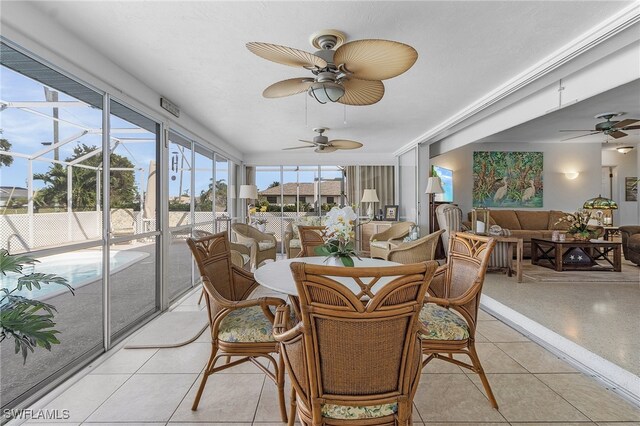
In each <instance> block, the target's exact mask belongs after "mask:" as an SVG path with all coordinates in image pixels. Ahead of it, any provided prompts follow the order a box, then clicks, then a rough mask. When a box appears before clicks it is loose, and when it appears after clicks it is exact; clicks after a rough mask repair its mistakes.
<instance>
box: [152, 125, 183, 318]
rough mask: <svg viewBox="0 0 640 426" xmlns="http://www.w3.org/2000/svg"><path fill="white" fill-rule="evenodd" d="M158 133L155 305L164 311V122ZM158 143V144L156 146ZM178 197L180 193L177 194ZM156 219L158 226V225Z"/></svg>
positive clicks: (167, 241)
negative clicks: (158, 254) (157, 236)
mask: <svg viewBox="0 0 640 426" xmlns="http://www.w3.org/2000/svg"><path fill="white" fill-rule="evenodd" d="M157 129H158V130H159V134H158V136H157V139H156V146H157V149H158V151H157V154H156V157H157V163H158V166H156V183H157V185H156V193H157V197H156V230H159V231H160V237H159V238H160V241H158V240H157V239H156V247H158V246H159V247H160V256H159V258H158V256H156V261H158V263H157V264H156V265H157V266H156V273H157V274H158V276H157V277H156V282H157V283H158V286H159V288H158V290H160V291H159V292H158V297H157V304H156V306H157V307H158V308H159V310H160V311H164V310H165V309H167V308H168V307H169V290H168V288H167V285H168V281H167V280H165V279H164V277H166V276H167V273H168V271H169V268H168V263H169V262H168V261H167V260H168V259H169V256H168V254H169V244H170V242H171V234H170V233H169V231H168V229H169V197H168V195H169V180H168V177H169V173H168V168H169V162H168V159H169V155H168V154H169V129H165V126H164V123H162V122H161V123H159V124H158V125H157ZM158 145H159V146H158ZM178 199H180V194H178ZM158 219H159V222H160V226H158Z"/></svg>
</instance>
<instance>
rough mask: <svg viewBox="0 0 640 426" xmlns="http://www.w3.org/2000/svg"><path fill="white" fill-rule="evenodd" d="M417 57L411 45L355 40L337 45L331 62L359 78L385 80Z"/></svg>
mask: <svg viewBox="0 0 640 426" xmlns="http://www.w3.org/2000/svg"><path fill="white" fill-rule="evenodd" d="M417 59H418V52H416V49H414V48H413V47H411V46H409V45H407V44H404V43H398V42H397V41H391V40H356V41H351V42H349V43H345V44H343V45H342V46H340V47H339V48H338V49H337V50H336V53H335V54H334V55H333V63H334V64H336V66H338V68H340V69H341V70H343V71H346V72H347V73H351V74H353V76H354V77H356V78H358V79H361V80H386V79H388V78H393V77H396V76H398V75H400V74H402V73H404V72H405V71H407V70H408V69H409V68H411V67H412V66H413V64H414V63H415V62H416V60H417Z"/></svg>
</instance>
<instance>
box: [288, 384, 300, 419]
mask: <svg viewBox="0 0 640 426" xmlns="http://www.w3.org/2000/svg"><path fill="white" fill-rule="evenodd" d="M289 403H290V404H291V411H289V422H288V423H287V426H294V424H295V422H296V414H297V413H296V410H297V408H298V404H297V403H296V388H294V387H293V386H291V400H290V402H289Z"/></svg>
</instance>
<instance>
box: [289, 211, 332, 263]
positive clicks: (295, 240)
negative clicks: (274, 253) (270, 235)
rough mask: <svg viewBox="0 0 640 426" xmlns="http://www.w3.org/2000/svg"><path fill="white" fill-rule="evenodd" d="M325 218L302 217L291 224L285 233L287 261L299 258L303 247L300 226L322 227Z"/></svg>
mask: <svg viewBox="0 0 640 426" xmlns="http://www.w3.org/2000/svg"><path fill="white" fill-rule="evenodd" d="M323 221H324V217H323V216H301V217H298V218H296V219H294V220H293V221H292V222H290V223H289V224H288V225H287V227H286V229H285V232H284V250H285V252H286V253H287V259H291V258H294V257H298V255H299V254H300V250H301V249H302V245H301V242H300V231H299V228H298V227H300V226H322V222H323Z"/></svg>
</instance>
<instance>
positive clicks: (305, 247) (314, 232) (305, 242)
mask: <svg viewBox="0 0 640 426" xmlns="http://www.w3.org/2000/svg"><path fill="white" fill-rule="evenodd" d="M298 232H299V234H300V253H299V254H298V255H297V256H296V257H309V256H316V253H315V248H316V247H319V246H321V245H323V244H324V239H323V238H322V237H323V235H324V226H299V227H298Z"/></svg>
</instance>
